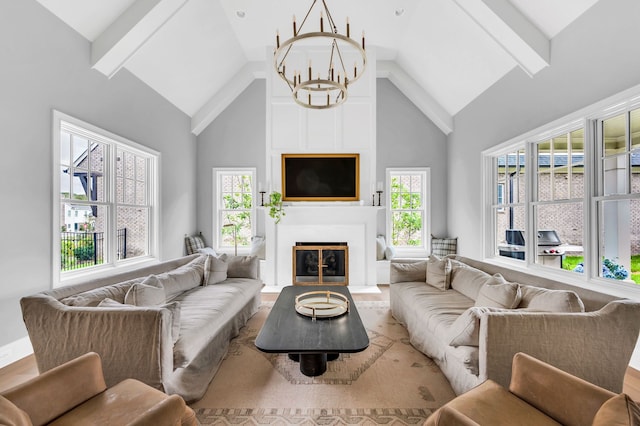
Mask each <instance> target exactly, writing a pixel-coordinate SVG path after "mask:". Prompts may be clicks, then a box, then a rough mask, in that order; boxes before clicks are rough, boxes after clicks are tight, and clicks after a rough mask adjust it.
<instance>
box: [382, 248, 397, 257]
mask: <svg viewBox="0 0 640 426" xmlns="http://www.w3.org/2000/svg"><path fill="white" fill-rule="evenodd" d="M394 257H396V248H395V247H394V246H387V248H385V249H384V258H385V259H387V260H391V259H393V258H394Z"/></svg>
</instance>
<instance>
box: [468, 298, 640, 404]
mask: <svg viewBox="0 0 640 426" xmlns="http://www.w3.org/2000/svg"><path fill="white" fill-rule="evenodd" d="M639 331H640V304H639V303H637V302H633V301H630V300H616V301H613V302H610V303H608V304H607V305H606V306H605V307H603V308H602V309H600V310H599V311H595V312H585V313H543V312H527V311H524V312H523V311H520V310H514V311H505V312H489V313H487V314H484V315H483V316H482V317H481V319H480V335H479V346H480V350H479V370H480V371H479V377H480V378H481V379H486V378H490V379H493V380H495V381H496V382H498V383H499V384H501V385H502V386H505V387H507V386H508V385H509V381H510V378H511V362H512V359H513V356H514V355H515V354H516V353H517V352H524V353H527V354H529V355H531V356H533V357H535V358H538V359H540V360H542V361H544V362H547V363H549V364H552V365H554V366H556V367H558V368H560V369H561V370H563V371H566V372H568V373H570V374H573V375H574V376H577V377H580V378H582V379H584V380H586V381H588V382H591V383H593V384H595V385H597V386H600V387H603V388H605V389H608V390H610V391H612V392H616V393H619V392H621V391H622V383H623V380H624V375H625V372H626V369H627V366H628V364H629V360H630V358H631V354H632V353H633V350H634V348H635V344H636V341H637V339H638V332H639Z"/></svg>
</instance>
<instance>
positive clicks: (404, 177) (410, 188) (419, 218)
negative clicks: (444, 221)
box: [387, 168, 429, 254]
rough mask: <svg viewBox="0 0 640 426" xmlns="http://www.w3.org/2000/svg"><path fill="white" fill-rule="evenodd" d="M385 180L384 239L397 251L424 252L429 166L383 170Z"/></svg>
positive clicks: (427, 227) (406, 252)
mask: <svg viewBox="0 0 640 426" xmlns="http://www.w3.org/2000/svg"><path fill="white" fill-rule="evenodd" d="M387 183H388V185H389V197H388V198H387V199H388V200H389V207H388V208H389V214H388V215H387V217H388V218H389V222H388V224H387V240H388V241H390V244H391V245H393V246H395V247H396V249H397V250H398V252H399V253H405V254H408V253H410V252H416V253H417V252H420V253H426V247H427V243H428V239H427V236H428V235H429V232H428V229H429V223H428V220H429V218H428V216H427V208H428V206H429V198H428V197H429V192H428V189H429V169H427V168H420V169H387ZM389 236H390V238H389Z"/></svg>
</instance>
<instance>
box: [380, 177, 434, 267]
mask: <svg viewBox="0 0 640 426" xmlns="http://www.w3.org/2000/svg"><path fill="white" fill-rule="evenodd" d="M400 174H421V175H422V209H421V210H422V212H423V221H422V232H421V234H422V236H421V238H422V245H421V246H415V247H395V246H394V247H395V256H396V257H425V256H427V255H429V253H430V252H431V249H430V247H431V168H430V167H388V168H387V169H386V173H385V176H386V182H385V193H386V195H385V210H386V223H385V232H386V235H387V236H386V240H387V244H388V245H393V243H392V240H391V235H392V228H393V226H392V217H393V210H392V209H391V179H392V177H393V176H394V175H400Z"/></svg>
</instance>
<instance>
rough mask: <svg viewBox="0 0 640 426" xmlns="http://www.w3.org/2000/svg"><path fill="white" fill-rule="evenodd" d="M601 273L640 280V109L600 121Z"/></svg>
mask: <svg viewBox="0 0 640 426" xmlns="http://www.w3.org/2000/svg"><path fill="white" fill-rule="evenodd" d="M597 128H598V132H597V135H598V136H597V137H598V148H599V152H598V156H599V161H598V165H599V173H598V176H599V187H598V196H597V197H596V200H597V206H598V208H597V217H598V231H599V232H598V233H599V238H600V244H599V245H598V248H599V252H598V261H599V265H598V266H597V268H598V269H597V271H598V274H599V275H600V276H601V277H603V278H614V279H619V280H624V279H632V280H633V281H634V282H636V283H640V270H639V269H640V268H639V267H640V109H633V110H627V111H625V112H624V113H622V114H618V115H615V116H613V117H609V118H606V119H603V120H599V121H598V125H597Z"/></svg>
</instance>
